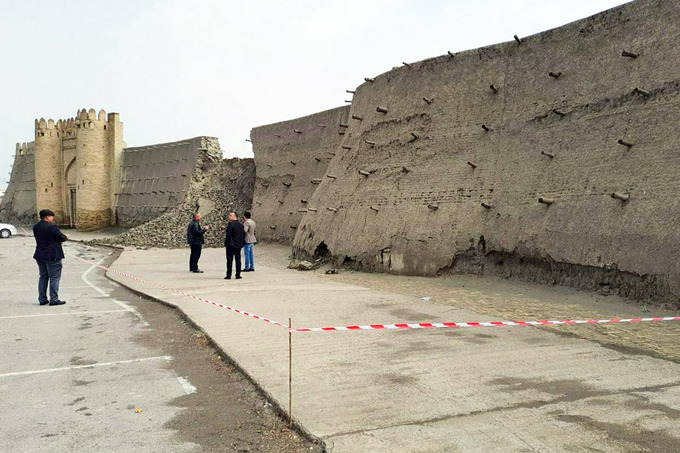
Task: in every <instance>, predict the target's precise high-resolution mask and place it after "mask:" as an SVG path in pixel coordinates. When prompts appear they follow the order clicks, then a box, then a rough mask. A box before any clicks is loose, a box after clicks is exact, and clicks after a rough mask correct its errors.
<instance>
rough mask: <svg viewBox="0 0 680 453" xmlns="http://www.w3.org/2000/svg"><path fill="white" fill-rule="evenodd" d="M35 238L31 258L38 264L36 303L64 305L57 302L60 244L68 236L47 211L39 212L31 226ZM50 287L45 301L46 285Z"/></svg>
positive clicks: (62, 251)
mask: <svg viewBox="0 0 680 453" xmlns="http://www.w3.org/2000/svg"><path fill="white" fill-rule="evenodd" d="M33 236H34V237H35V253H34V254H33V258H34V259H35V261H36V262H37V263H38V269H39V271H40V280H38V302H39V303H40V305H48V304H49V305H64V304H65V303H66V302H64V301H63V300H59V280H61V260H63V259H64V250H63V249H62V248H61V243H62V242H64V241H67V240H68V236H66V235H65V234H64V233H62V232H61V230H60V229H59V227H58V226H56V225H55V224H54V212H52V211H50V210H49V209H43V210H42V211H40V221H39V222H38V223H36V224H35V225H33ZM48 283H49V286H50V298H49V300H48V299H47V285H48Z"/></svg>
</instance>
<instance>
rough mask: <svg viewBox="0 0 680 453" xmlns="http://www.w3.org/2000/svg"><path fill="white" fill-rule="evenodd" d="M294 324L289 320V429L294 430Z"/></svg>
mask: <svg viewBox="0 0 680 453" xmlns="http://www.w3.org/2000/svg"><path fill="white" fill-rule="evenodd" d="M292 328H293V324H292V322H291V320H290V318H288V418H289V420H290V422H289V425H288V427H289V428H290V429H293V335H292V332H291V329H292Z"/></svg>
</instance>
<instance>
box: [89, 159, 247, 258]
mask: <svg viewBox="0 0 680 453" xmlns="http://www.w3.org/2000/svg"><path fill="white" fill-rule="evenodd" d="M199 165H200V166H201V168H202V169H204V171H196V172H194V175H193V176H192V181H191V184H190V188H189V192H188V194H187V197H186V199H185V200H184V202H183V203H182V204H180V205H179V206H177V207H175V208H174V209H172V210H171V211H169V212H166V213H165V214H163V215H161V216H160V217H157V218H155V219H153V220H151V221H149V222H147V223H145V224H143V225H140V226H138V227H135V228H132V229H130V230H128V231H126V232H125V233H123V234H120V235H118V236H116V237H113V238H108V239H103V240H97V242H98V243H100V244H101V243H103V244H110V245H122V246H133V247H140V248H144V247H161V248H179V247H187V243H186V242H187V225H188V224H189V222H190V221H191V215H192V214H193V213H194V212H200V213H201V214H202V215H203V221H202V222H201V225H202V226H210V228H211V230H210V232H209V233H207V234H206V235H205V246H206V247H222V246H223V245H224V231H225V229H226V226H227V215H228V213H229V212H230V211H236V212H238V214H239V219H240V218H241V217H242V214H243V211H246V210H248V209H250V208H251V204H252V201H253V190H254V185H255V162H254V160H253V159H239V158H234V159H224V160H220V161H219V162H210V161H206V162H199ZM197 167H198V165H197Z"/></svg>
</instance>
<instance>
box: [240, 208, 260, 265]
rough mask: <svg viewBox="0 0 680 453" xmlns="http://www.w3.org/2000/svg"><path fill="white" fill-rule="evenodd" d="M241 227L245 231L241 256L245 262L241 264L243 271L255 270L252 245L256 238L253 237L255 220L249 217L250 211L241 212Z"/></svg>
mask: <svg viewBox="0 0 680 453" xmlns="http://www.w3.org/2000/svg"><path fill="white" fill-rule="evenodd" d="M243 229H244V230H245V231H246V245H245V246H244V247H243V257H244V258H245V261H246V262H245V264H244V266H243V272H255V261H254V259H253V245H255V243H256V242H257V239H255V221H254V220H253V219H251V218H250V211H246V212H244V213H243Z"/></svg>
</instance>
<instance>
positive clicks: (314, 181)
mask: <svg viewBox="0 0 680 453" xmlns="http://www.w3.org/2000/svg"><path fill="white" fill-rule="evenodd" d="M311 183H312V184H321V180H320V179H312V180H311Z"/></svg>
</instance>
